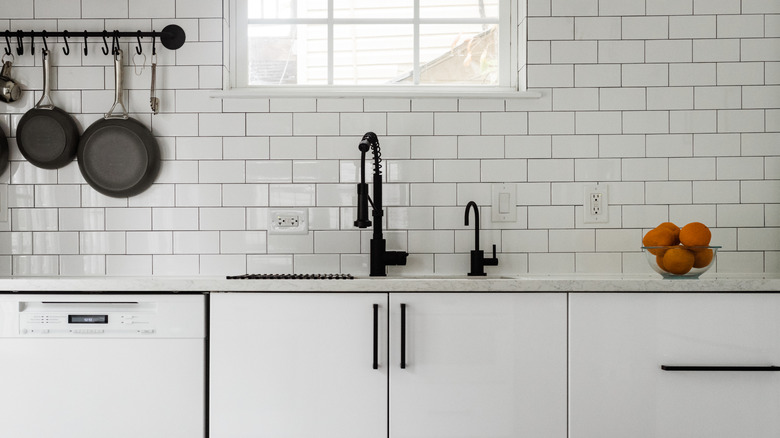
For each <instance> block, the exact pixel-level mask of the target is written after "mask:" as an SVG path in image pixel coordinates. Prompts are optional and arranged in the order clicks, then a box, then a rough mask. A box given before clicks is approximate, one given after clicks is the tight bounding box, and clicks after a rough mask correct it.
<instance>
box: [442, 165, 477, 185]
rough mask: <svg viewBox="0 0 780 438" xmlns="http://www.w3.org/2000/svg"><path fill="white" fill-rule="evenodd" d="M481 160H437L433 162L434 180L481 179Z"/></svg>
mask: <svg viewBox="0 0 780 438" xmlns="http://www.w3.org/2000/svg"><path fill="white" fill-rule="evenodd" d="M479 178H480V164H479V160H463V159H461V160H437V161H434V163H433V181H434V182H437V183H439V182H474V181H479Z"/></svg>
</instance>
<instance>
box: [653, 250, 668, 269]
mask: <svg viewBox="0 0 780 438" xmlns="http://www.w3.org/2000/svg"><path fill="white" fill-rule="evenodd" d="M655 263H656V264H657V265H658V267H659V268H661V270H662V271H665V270H666V268H664V256H663V254H661V255H657V256H655Z"/></svg>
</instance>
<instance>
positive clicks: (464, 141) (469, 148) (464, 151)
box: [458, 135, 504, 159]
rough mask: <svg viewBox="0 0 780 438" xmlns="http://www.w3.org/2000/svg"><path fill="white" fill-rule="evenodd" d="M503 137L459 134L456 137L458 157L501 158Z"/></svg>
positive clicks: (502, 155)
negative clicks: (459, 135)
mask: <svg viewBox="0 0 780 438" xmlns="http://www.w3.org/2000/svg"><path fill="white" fill-rule="evenodd" d="M503 157H504V137H499V136H486V135H483V136H461V137H458V158H459V159H470V158H503Z"/></svg>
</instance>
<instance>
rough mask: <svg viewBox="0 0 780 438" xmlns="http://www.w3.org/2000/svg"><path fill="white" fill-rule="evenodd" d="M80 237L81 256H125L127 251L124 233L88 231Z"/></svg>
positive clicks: (81, 233) (80, 234)
mask: <svg viewBox="0 0 780 438" xmlns="http://www.w3.org/2000/svg"><path fill="white" fill-rule="evenodd" d="M78 235H79V253H81V254H124V253H125V251H126V247H125V233H124V232H123V231H87V232H80V233H78Z"/></svg>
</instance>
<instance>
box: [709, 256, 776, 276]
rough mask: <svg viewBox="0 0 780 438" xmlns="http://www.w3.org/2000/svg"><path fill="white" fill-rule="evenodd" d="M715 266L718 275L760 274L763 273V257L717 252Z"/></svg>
mask: <svg viewBox="0 0 780 438" xmlns="http://www.w3.org/2000/svg"><path fill="white" fill-rule="evenodd" d="M715 264H716V267H715V269H716V270H717V272H718V273H719V274H729V273H732V274H733V273H743V274H749V273H760V272H763V265H764V256H763V253H760V252H731V251H718V258H717V260H716V261H715ZM705 275H706V274H705Z"/></svg>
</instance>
